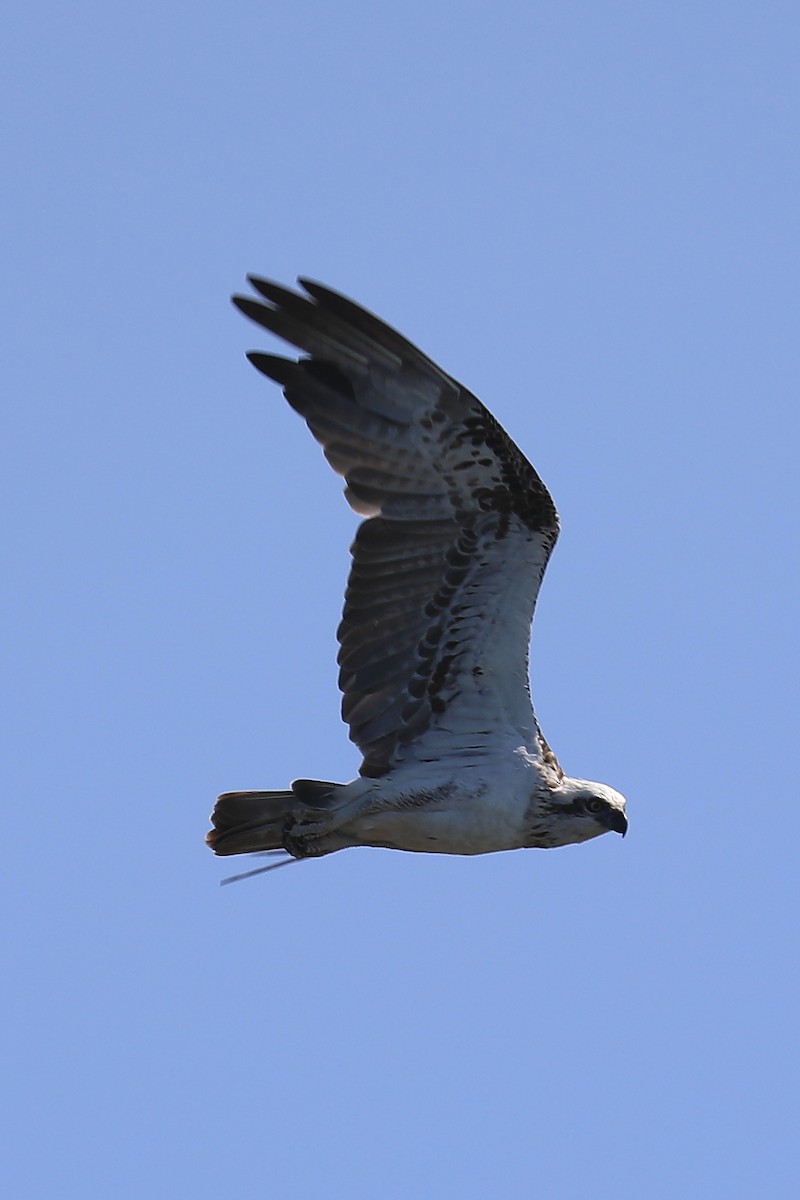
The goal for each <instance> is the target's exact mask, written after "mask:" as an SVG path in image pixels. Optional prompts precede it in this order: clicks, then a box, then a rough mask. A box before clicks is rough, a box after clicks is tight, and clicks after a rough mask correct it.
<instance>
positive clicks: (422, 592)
mask: <svg viewBox="0 0 800 1200" xmlns="http://www.w3.org/2000/svg"><path fill="white" fill-rule="evenodd" d="M251 282H252V284H253V286H254V287H255V288H256V290H257V291H258V292H259V293H260V295H261V296H262V297H263V299H264V300H265V301H267V303H262V302H261V301H258V300H254V299H252V298H251V297H247V296H236V297H234V302H235V304H236V305H237V306H238V307H239V308H240V309H241V311H242V312H244V313H245V314H246V315H247V316H248V317H250V318H251V319H253V320H254V321H256V322H257V323H258V324H260V325H262V326H263V327H264V328H266V329H268V330H270V331H271V332H272V333H274V334H276V335H277V336H279V337H281V338H283V339H284V340H286V341H288V342H290V343H291V344H292V345H294V346H296V347H298V348H299V349H300V350H301V351H303V352H304V353H305V355H307V356H308V357H304V358H301V359H300V360H299V361H295V360H292V359H285V358H281V357H277V356H275V355H270V354H263V353H260V352H253V353H251V354H250V355H248V357H249V358H250V360H251V361H252V362H253V364H254V365H255V366H256V367H257V368H258V369H259V370H260V371H262V372H263V373H264V374H266V375H268V376H269V377H270V378H272V379H274V380H276V381H277V382H278V383H279V384H281V385H282V386H283V388H284V393H285V395H286V398H287V400H288V401H289V403H290V404H291V405H292V407H293V408H295V409H296V410H297V412H299V413H300V414H301V416H303V417H304V419H305V420H306V422H307V424H308V426H309V428H310V430H311V432H312V433H313V434H314V436H315V438H317V440H318V441H319V442H320V443H321V444H322V446H323V449H324V452H325V455H326V457H327V458H328V461H329V462H330V463H331V465H332V467H333V468H334V470H336V471H337V472H338V473H339V474H340V475H343V476H344V478H345V481H346V485H347V486H346V495H347V498H348V500H349V502H350V504H351V505H352V507H353V508H354V509H355V510H356V512H358V513H361V514H362V515H364V516H366V517H367V519H366V520H365V521H364V522H363V523H362V524H361V526H360V527H359V529H358V532H357V534H356V538H355V541H354V543H353V546H352V554H353V562H352V569H351V572H350V577H349V581H348V586H347V593H346V599H345V606H344V613H343V617H342V623H341V625H340V628H339V641H340V652H339V665H340V686H341V689H342V692H343V697H344V699H343V706H342V712H343V716H344V719H345V721H346V722H347V723H348V724H349V726H350V736H351V738H352V739H353V741H354V742H356V744H357V745H358V746H359V748H360V749H361V751H362V754H363V755H364V761H363V763H362V767H361V772H362V774H365V775H371V776H379V775H381V774H383V773H385V772H386V771H387V770H389V769H390V767H391V766H392V765H393V764H394V763H396V762H397V761H398V759H399V758H400V757H402V756H403V755H404V754H406V753H408V752H409V747H412V746H413V744H414V742H415V740H416V739H418V738H419V737H420V736H421V735H422V734H423V733H425V734H426V741H428V740H429V737H430V734H431V731H432V730H433V729H434V728H435V726H436V725H437V722H441V723H442V724H443V725H444V713H445V710H446V709H448V707H449V706H450V705H454V704H456V703H457V702H458V701H459V697H461V696H462V695H463V696H464V697H465V699H464V701H463V704H464V705H466V704H467V697H468V696H469V695H471V694H472V693H471V692H470V689H472V691H473V692H474V689H475V687H476V686H477V683H476V681H478V682H479V683H480V686H481V688H482V689H483V690H482V692H481V699H482V703H484V704H485V703H486V697H487V696H490V697H492V696H495V695H496V703H497V704H498V705H499V706H500V707H501V708H504V709H507V710H508V711H507V712H505V711H504V712H503V713H499V714H492V713H486V714H482V715H481V716H480V722H481V723H483V724H485V725H487V727H488V726H490V725H491V723H492V719H493V718H494V719H497V718H499V717H500V716H502V717H503V719H506V720H512V721H516V722H517V723H518V724H519V723H521V721H522V718H521V717H519V716H518V715H517V714H519V713H520V712H521V711H522V710H523V709H524V710H525V711H526V712H527V713H528V715H529V721H530V723H532V722H533V717H532V714H531V712H530V699H529V695H528V685H527V644H528V638H529V632H530V620H531V617H532V615H533V608H534V605H535V601H536V596H537V593H538V589H539V585H540V582H541V578H542V575H543V573H544V570H545V567H546V565H547V560H548V557H549V554H550V551H551V550H552V547H553V545H554V543H555V540H556V537H557V535H558V517H557V514H556V510H555V507H554V505H553V502H552V499H551V497H550V495H549V493H548V491H547V489H546V488H545V486H544V484H543V483H542V481H541V480H540V479H539V477H538V475H537V474H536V472H535V471H534V469H533V467H532V466H531V465H530V464H529V463H528V461H527V460H526V459H525V457H524V456H523V455H522V453H521V452H520V451H519V449H518V448H517V446H516V445H515V444H514V442H513V441H512V440H511V439H510V438H509V437H508V435H507V434H506V433H505V431H504V430H503V429H502V427H501V426H500V425H499V424H498V422H497V421H496V420H495V419H494V417H492V415H491V414H490V413H489V412H488V411H487V409H486V408H484V406H483V405H482V404H481V403H480V402H479V401H478V400H477V399H476V398H475V397H474V396H473V395H472V394H471V393H470V392H468V391H467V390H466V389H465V388H462V387H461V386H460V385H459V384H458V383H456V381H455V380H453V379H452V378H451V377H450V376H448V375H446V374H445V373H444V372H443V371H442V370H441V369H440V368H439V367H438V366H436V364H435V363H433V362H432V361H431V360H430V359H428V358H427V357H426V356H425V355H424V354H422V353H421V351H419V350H418V349H417V348H416V347H415V346H413V345H412V344H411V343H410V342H408V341H407V340H406V339H405V338H403V337H402V336H401V335H400V334H399V333H397V332H396V331H395V330H393V329H391V328H390V327H389V326H387V325H385V324H384V323H383V322H382V321H380V320H379V319H378V318H377V317H375V316H373V315H372V314H371V313H368V312H366V311H365V310H364V309H362V308H360V307H359V306H358V305H356V304H354V303H353V302H352V301H350V300H348V299H346V298H345V297H343V296H340V295H339V294H337V293H336V292H332V291H330V290H329V289H327V288H323V287H322V286H321V285H319V284H316V283H312V282H309V281H305V280H301V284H302V286H303V288H304V289H305V291H306V292H307V293H308V295H309V296H310V297H311V298H310V299H308V298H306V297H305V296H302V295H300V294H299V293H296V292H292V291H289V290H288V289H285V288H282V287H279V286H278V285H276V284H272V283H269V282H268V281H266V280H262V279H256V278H251ZM496 660H502V662H503V668H504V674H505V677H506V678H505V680H504V681H503V680H498V683H497V687H496V690H495V691H494V692H493V691H492V687H491V686H489V684H488V683H487V676H489V677H491V675H492V671H493V665H492V664H493V663H494V662H495V661H496ZM506 660H507V662H506ZM504 689H505V692H507V693H508V695H504V694H503V693H504ZM470 703H471V701H470ZM470 719H472V718H470ZM473 723H474V720H473Z"/></svg>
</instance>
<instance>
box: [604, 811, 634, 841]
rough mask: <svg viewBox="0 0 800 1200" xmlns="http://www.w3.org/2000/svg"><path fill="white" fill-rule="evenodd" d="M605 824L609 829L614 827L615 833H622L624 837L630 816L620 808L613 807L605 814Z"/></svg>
mask: <svg viewBox="0 0 800 1200" xmlns="http://www.w3.org/2000/svg"><path fill="white" fill-rule="evenodd" d="M605 824H606V825H607V826H608V828H609V829H613V831H614V833H621V834H622V836H623V837H625V834H626V833H627V832H628V818H627V817H626V816H625V813H624V812H621V811H620V810H619V809H618V808H612V809H610V810H609V811H608V812H607V813H606V814H605Z"/></svg>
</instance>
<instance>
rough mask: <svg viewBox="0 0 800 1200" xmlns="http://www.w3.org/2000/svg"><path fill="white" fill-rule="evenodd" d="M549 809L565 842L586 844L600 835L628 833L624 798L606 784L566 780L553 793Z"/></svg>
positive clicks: (586, 780)
mask: <svg viewBox="0 0 800 1200" xmlns="http://www.w3.org/2000/svg"><path fill="white" fill-rule="evenodd" d="M548 807H549V808H550V811H551V812H552V814H553V816H554V817H556V819H557V821H558V826H559V833H560V835H561V837H560V839H559V840H560V841H561V838H563V842H561V844H566V843H572V842H587V841H588V840H589V839H590V838H594V837H599V836H600V834H601V833H608V832H609V830H613V831H614V833H621V834H622V836H623V837H624V836H625V834H626V833H627V832H628V818H627V817H626V815H625V797H624V796H621V795H620V793H619V792H615V791H614V789H613V788H611V787H607V786H606V784H604V783H591V782H590V781H589V780H588V779H569V778H567V777H565V778H564V779H562V780H561V782H560V783H559V785H558V786H557V787H556V788H554V789H553V791H552V792H551V793H550V797H549V800H548Z"/></svg>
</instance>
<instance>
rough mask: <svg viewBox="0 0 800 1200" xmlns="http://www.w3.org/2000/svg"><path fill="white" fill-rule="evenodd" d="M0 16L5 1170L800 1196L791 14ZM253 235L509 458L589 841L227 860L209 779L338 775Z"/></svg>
mask: <svg viewBox="0 0 800 1200" xmlns="http://www.w3.org/2000/svg"><path fill="white" fill-rule="evenodd" d="M2 43H3V46H2V50H0V55H2V58H3V63H2V71H0V80H2V83H0V87H2V89H3V91H4V92H5V96H4V98H3V100H2V106H3V112H4V117H3V123H4V126H5V134H4V138H5V145H4V149H3V155H2V161H3V170H2V183H1V184H0V187H2V197H3V198H2V204H3V217H2V228H3V234H4V243H5V246H4V251H3V272H2V274H3V292H4V293H5V301H4V314H3V332H4V334H5V335H6V345H5V348H4V351H3V372H2V373H3V389H2V390H3V394H4V401H3V409H4V424H5V425H6V429H7V434H6V436H5V438H4V443H5V449H4V452H3V453H4V456H5V465H4V468H3V483H2V487H3V490H4V492H5V499H4V502H3V512H4V521H3V526H4V529H3V538H4V540H6V541H7V542H8V549H7V550H6V551H5V564H6V565H5V567H4V571H3V575H4V581H3V594H4V604H5V606H6V613H5V616H4V620H3V628H4V631H5V634H6V639H5V640H6V653H7V657H8V661H9V668H8V670H7V680H8V684H7V698H8V701H9V703H8V706H7V711H6V715H5V718H4V720H3V723H2V735H3V739H4V741H5V749H4V750H3V754H2V763H3V766H2V776H3V785H2V790H3V797H4V806H5V820H4V826H5V828H4V843H5V849H4V855H3V861H4V867H3V873H2V876H3V877H2V888H3V892H4V894H5V902H4V913H5V916H4V922H3V924H4V933H5V935H6V939H7V948H6V952H5V960H6V965H5V970H4V975H5V978H6V981H7V987H6V998H5V1005H4V1007H5V1012H4V1016H3V1021H2V1026H3V1032H4V1034H5V1035H6V1036H7V1039H8V1042H7V1045H6V1047H5V1049H4V1050H3V1071H2V1075H3V1079H2V1082H0V1088H2V1089H3V1091H4V1093H5V1099H4V1102H3V1103H4V1107H5V1111H4V1114H3V1116H2V1125H3V1128H4V1130H5V1133H6V1135H7V1137H8V1139H9V1143H8V1148H7V1149H6V1150H5V1151H4V1155H3V1161H2V1165H0V1175H7V1177H8V1178H7V1181H6V1182H4V1183H2V1188H3V1194H4V1195H7V1196H13V1197H14V1198H15V1200H16V1198H17V1197H24V1198H28V1197H31V1198H34V1197H35V1198H37V1200H38V1198H40V1197H48V1198H49V1197H53V1196H58V1197H70V1198H71V1197H87V1196H89V1197H94V1196H98V1197H99V1196H103V1197H109V1196H111V1197H115V1198H123V1200H128V1198H132V1197H137V1198H138V1197H142V1196H160V1195H164V1196H191V1197H192V1198H193V1200H205V1198H207V1197H208V1198H211V1197H219V1196H224V1197H227V1196H230V1197H244V1196H264V1197H271V1196H287V1197H299V1198H300V1200H305V1198H311V1200H315V1198H317V1197H320V1198H322V1200H326V1198H328V1197H331V1198H335V1200H338V1197H347V1198H348V1200H367V1198H369V1200H372V1198H378V1200H406V1198H407V1197H410V1196H417V1195H426V1196H432V1197H437V1198H442V1200H451V1198H452V1200H479V1198H480V1200H482V1198H483V1197H490V1196H498V1197H503V1198H504V1200H505V1198H510V1200H517V1198H519V1200H528V1198H530V1197H543V1198H544V1197H547V1198H549V1197H555V1198H557V1200H560V1198H564V1200H572V1198H575V1200H583V1198H586V1197H592V1198H598V1197H599V1198H601V1200H602V1198H605V1197H614V1198H615V1200H628V1198H631V1200H632V1198H637V1200H640V1198H642V1197H647V1198H648V1200H650V1198H653V1200H661V1198H667V1197H669V1198H674V1197H676V1196H691V1197H704V1198H705V1197H726V1198H730V1197H751V1196H757V1195H766V1196H770V1197H785V1196H786V1197H788V1196H795V1195H796V1194H797V1189H798V1150H797V1131H796V1123H797V1115H798V1108H800V1099H799V1098H798V1089H797V1079H798V1061H797V1048H798V1047H797V1013H798V987H797V985H798V967H797V941H796V931H797V924H798V897H797V874H798V872H797V856H798V837H797V824H798V820H797V813H798V808H799V807H800V788H799V787H798V762H797V732H798V699H800V697H799V696H798V690H799V689H798V662H797V648H798V647H797V612H798V599H800V597H799V596H798V592H799V591H800V587H799V572H798V561H797V556H798V521H797V511H798V505H797V490H798V470H797V461H798V433H799V432H800V430H799V429H798V407H797V397H798V385H799V384H800V378H799V376H800V371H799V370H798V329H797V324H798V266H799V265H800V264H799V263H798V226H799V224H800V195H799V194H798V193H799V192H800V188H799V187H798V183H799V182H800V169H799V167H798V146H799V145H800V128H799V126H800V95H799V93H800V69H799V67H798V57H799V53H798V47H799V45H800V13H799V12H798V8H797V5H796V4H793V3H789V2H788V0H787V2H786V3H777V2H776V3H773V2H770V0H766V2H765V3H760V4H755V3H753V4H748V3H741V2H736V0H734V2H727V3H723V2H722V0H720V2H716V3H714V2H710V0H691V2H683V0H668V2H666V0H665V2H661V0H657V2H653V3H633V2H632V0H628V2H622V0H594V2H590V0H528V2H526V3H522V2H516V3H503V2H500V3H495V4H493V5H489V4H481V5H477V4H470V3H467V4H461V5H456V4H455V3H444V2H443V0H426V2H425V3H421V2H418V0H413V2H410V3H398V4H394V5H389V4H368V3H364V2H358V0H343V3H341V4H336V5H334V4H330V3H322V2H320V0H315V2H303V0H300V2H298V3H294V4H288V3H287V4H283V5H277V4H275V3H269V2H266V0H261V2H259V3H249V2H236V0H234V2H232V3H228V4H224V5H223V4H210V3H203V2H202V0H200V2H198V0H193V2H192V3H188V2H187V3H169V2H168V3H159V4H155V3H150V2H144V3H142V2H140V3H137V4H136V5H133V4H111V5H109V4H107V3H103V4H101V3H99V2H89V0H84V2H80V0H79V2H77V3H73V4H56V3H52V2H50V3H47V2H42V3H39V2H36V0H32V2H30V3H27V4H25V5H24V6H23V5H21V4H20V5H17V6H16V11H15V12H14V13H12V14H11V15H10V16H8V15H7V19H6V29H5V32H4V33H3V37H2ZM246 271H254V272H259V273H262V274H266V275H269V276H272V277H274V278H276V279H278V280H281V281H283V282H291V281H292V280H293V279H294V277H295V276H296V275H297V274H302V273H305V274H307V275H310V276H312V277H315V278H318V279H320V280H322V281H324V282H327V283H328V284H330V285H331V286H333V287H336V288H338V289H340V290H342V291H345V292H346V293H348V294H350V295H352V296H354V297H355V298H356V299H358V300H360V301H361V302H363V303H364V304H366V305H367V306H368V307H370V308H372V309H373V310H374V311H376V312H378V313H379V314H380V315H381V316H383V317H385V318H386V319H387V320H389V321H390V322H391V323H392V324H394V325H396V326H397V327H398V328H399V329H400V330H402V331H403V332H404V333H406V334H407V335H408V336H409V337H411V338H412V339H413V340H415V341H416V342H418V343H419V344H420V345H421V347H422V348H423V349H424V350H425V351H427V352H428V353H429V354H431V355H432V356H433V357H434V358H436V359H437V360H438V361H439V362H440V363H441V364H442V365H443V366H444V368H445V369H447V370H449V371H451V372H452V373H453V374H454V375H455V376H456V377H457V378H460V379H462V380H463V381H464V382H465V383H466V384H467V385H468V386H469V387H470V388H471V389H472V390H474V391H475V392H477V394H478V395H480V396H481V398H482V399H483V400H484V401H485V402H486V403H487V404H488V405H489V406H490V407H491V409H492V410H493V411H494V413H495V414H496V415H497V417H498V418H499V419H500V421H501V422H502V423H503V424H504V425H505V426H506V428H507V429H508V430H509V432H510V433H511V434H512V435H513V436H514V437H515V438H516V439H517V440H518V442H519V443H520V445H521V446H522V447H523V449H524V450H525V452H526V453H527V454H528V456H529V457H530V458H531V459H532V461H533V462H534V463H535V464H536V466H537V468H538V469H539V471H540V472H541V474H542V476H543V477H544V479H545V480H546V481H547V483H548V485H549V486H550V488H551V489H552V491H553V493H554V496H555V498H556V501H557V503H558V506H559V509H560V511H561V515H562V521H563V534H562V538H561V541H560V543H559V546H558V549H557V551H556V553H555V556H554V559H553V561H552V563H551V567H550V570H549V572H548V576H547V579H546V582H545V587H544V589H543V592H542V597H541V603H540V608H539V613H538V616H537V622H536V635H535V638H534V648H533V657H532V663H533V677H534V692H535V697H536V702H537V708H538V710H539V716H540V718H541V722H542V725H543V728H544V731H545V733H546V735H547V737H548V739H549V740H550V742H551V743H552V745H553V746H554V748H555V750H556V752H557V753H558V755H559V757H560V759H561V761H562V763H563V764H564V766H565V768H566V769H567V770H568V771H569V772H571V773H573V774H576V775H585V776H588V777H590V778H596V779H600V780H604V781H606V782H608V783H610V784H612V785H614V786H616V787H617V788H619V789H620V790H621V791H623V792H625V793H626V795H627V796H628V797H629V815H630V821H631V830H630V833H629V835H628V837H627V839H626V840H625V841H624V842H623V841H622V840H621V839H620V838H618V837H616V836H613V835H609V836H607V837H604V838H601V839H599V840H597V841H595V842H592V843H589V844H586V845H583V846H578V847H571V848H569V849H563V850H558V851H552V852H540V851H523V852H519V853H515V854H502V855H495V856H489V857H485V858H482V859H472V860H470V859H457V858H454V859H447V858H438V857H435V856H430V857H427V856H413V855H402V854H397V853H393V852H389V851H378V850H374V851H367V850H364V851H350V852H346V853H341V854H337V855H334V856H332V857H330V858H327V859H325V860H323V861H319V862H311V863H302V864H300V865H298V866H294V867H292V868H291V869H288V870H285V871H280V872H278V873H276V874H273V875H267V876H265V877H263V878H261V879H257V880H252V881H249V882H247V883H242V884H238V885H236V886H234V887H228V888H224V889H220V888H219V886H218V883H219V880H220V879H221V878H222V877H224V876H225V875H227V874H230V873H231V870H232V869H234V870H235V869H239V868H240V867H242V866H247V865H249V864H248V863H247V861H246V860H226V861H223V860H217V859H214V858H213V857H212V856H211V854H209V852H208V851H207V850H206V849H205V847H204V846H203V835H204V833H205V831H206V828H207V823H206V817H207V813H208V812H209V810H210V808H211V805H212V803H213V800H214V797H215V795H216V793H217V792H220V791H225V790H230V789H235V788H247V787H282V786H284V785H285V784H287V783H288V781H289V780H291V779H292V778H295V777H296V776H298V775H304V776H312V777H313V776H319V777H321V778H332V779H348V778H350V777H352V775H353V774H355V771H356V769H357V764H358V756H357V753H356V751H355V748H354V747H353V746H352V745H351V744H350V743H349V742H348V740H347V734H346V730H345V728H344V727H343V726H342V725H341V723H340V720H339V716H338V705H339V698H338V693H337V688H336V667H335V642H334V634H335V629H336V625H337V622H338V618H339V611H340V606H341V594H342V590H343V586H344V581H345V577H346V572H347V565H348V558H347V547H348V544H349V541H350V539H351V536H352V532H353V530H354V527H355V519H354V517H353V515H352V514H351V513H350V511H349V509H348V508H347V506H346V504H345V503H344V501H343V500H342V497H341V483H340V481H339V480H338V479H337V478H336V477H335V476H334V475H333V473H332V472H330V471H329V470H328V469H327V467H326V465H325V463H324V460H323V459H322V456H321V454H320V451H319V449H318V448H317V447H316V446H315V444H314V442H313V440H312V439H311V437H310V436H309V434H308V432H307V430H306V429H305V428H304V426H303V424H302V422H301V421H300V420H299V419H298V418H297V417H296V415H295V414H294V413H292V412H291V411H290V410H289V408H288V406H287V405H286V404H285V402H284V401H283V399H282V398H281V395H280V392H279V390H278V389H277V388H276V387H274V386H272V385H270V384H269V383H268V382H267V381H266V380H264V379H263V378H261V377H260V376H258V375H257V373H256V372H255V371H253V370H252V368H250V367H249V366H248V364H247V362H246V361H245V359H244V351H245V350H246V349H249V348H254V347H256V348H257V347H262V348H269V349H275V348H276V346H275V345H270V339H269V338H268V337H267V336H266V335H263V336H262V335H261V334H260V333H259V331H258V330H256V329H255V328H254V327H252V326H249V325H248V323H247V322H245V321H244V320H243V319H242V317H241V316H240V315H239V314H237V313H236V312H235V311H234V309H233V308H232V307H231V306H230V305H229V303H228V295H229V293H230V292H232V291H235V290H240V289H241V288H242V287H243V284H244V275H245V272H246ZM9 421H10V426H9Z"/></svg>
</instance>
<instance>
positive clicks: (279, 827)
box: [206, 779, 341, 854]
mask: <svg viewBox="0 0 800 1200" xmlns="http://www.w3.org/2000/svg"><path fill="white" fill-rule="evenodd" d="M340 786H341V785H340V784H337V783H323V782H321V781H320V780H316V779H297V780H295V782H294V783H293V784H292V786H291V788H290V789H289V790H288V791H281V792H225V793H224V794H223V795H222V796H220V797H219V799H218V800H217V803H216V805H215V806H214V811H213V812H212V814H211V824H212V825H213V826H214V828H213V829H212V830H210V831H209V833H207V834H206V845H207V846H210V848H211V849H212V850H213V851H214V853H215V854H254V853H257V852H259V851H264V850H282V849H284V834H285V833H286V832H287V830H288V829H289V828H290V827H291V826H292V825H293V824H294V821H295V819H296V817H297V815H298V810H299V809H301V810H302V811H303V813H304V815H305V814H307V813H308V811H309V809H313V808H319V809H321V810H322V811H323V812H324V811H325V810H326V809H327V808H328V804H329V802H330V799H331V797H332V796H333V794H334V792H335V790H336V789H337V788H338V787H340Z"/></svg>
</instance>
